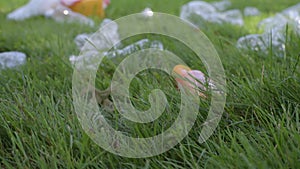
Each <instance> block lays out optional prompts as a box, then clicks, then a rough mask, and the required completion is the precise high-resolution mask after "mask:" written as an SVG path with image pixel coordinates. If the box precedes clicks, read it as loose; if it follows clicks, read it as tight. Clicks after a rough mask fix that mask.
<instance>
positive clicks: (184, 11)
mask: <svg viewBox="0 0 300 169" xmlns="http://www.w3.org/2000/svg"><path fill="white" fill-rule="evenodd" d="M216 12H217V10H216V8H215V7H214V6H212V5H211V4H209V3H207V2H203V1H192V2H189V3H187V4H185V5H183V6H182V7H181V13H180V18H182V19H185V20H188V19H189V17H190V16H191V14H193V13H194V14H196V15H199V16H201V17H203V18H204V19H205V17H206V16H207V15H208V14H213V13H216Z"/></svg>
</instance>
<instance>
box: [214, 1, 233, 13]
mask: <svg viewBox="0 0 300 169" xmlns="http://www.w3.org/2000/svg"><path fill="white" fill-rule="evenodd" d="M211 4H212V5H213V6H214V7H215V8H216V9H217V10H218V11H225V10H226V9H228V8H229V7H230V6H231V2H230V1H229V0H223V1H217V2H212V3H211Z"/></svg>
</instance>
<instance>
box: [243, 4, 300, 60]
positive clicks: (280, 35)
mask: <svg viewBox="0 0 300 169" xmlns="http://www.w3.org/2000/svg"><path fill="white" fill-rule="evenodd" d="M258 27H259V28H260V29H262V30H263V31H264V33H262V34H260V35H257V34H252V35H247V36H244V37H241V38H240V39H239V40H238V41H237V47H238V48H240V49H246V50H253V51H260V52H263V53H264V54H269V51H272V53H273V54H274V55H275V56H278V57H283V56H284V55H285V43H286V32H287V28H288V29H289V30H291V31H293V32H294V33H296V34H298V35H299V36H300V3H299V4H297V5H295V6H292V7H290V8H287V9H285V10H283V11H282V12H281V13H277V14H276V15H275V16H273V17H269V18H266V19H264V20H262V21H261V22H260V23H259V24H258ZM270 49H271V50H270Z"/></svg>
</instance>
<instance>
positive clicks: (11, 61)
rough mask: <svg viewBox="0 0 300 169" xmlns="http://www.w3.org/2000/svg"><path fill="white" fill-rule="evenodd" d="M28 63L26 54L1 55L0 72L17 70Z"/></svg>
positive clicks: (13, 52)
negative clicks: (8, 69) (10, 69)
mask: <svg viewBox="0 0 300 169" xmlns="http://www.w3.org/2000/svg"><path fill="white" fill-rule="evenodd" d="M25 62H26V54H24V53H22V52H17V51H11V52H3V53H0V70H1V69H6V68H15V67H17V66H20V65H22V64H25Z"/></svg>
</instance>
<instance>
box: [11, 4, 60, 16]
mask: <svg viewBox="0 0 300 169" xmlns="http://www.w3.org/2000/svg"><path fill="white" fill-rule="evenodd" d="M57 5H60V0H46V1H45V0H30V1H29V2H28V3H27V4H26V5H24V6H22V7H20V8H18V9H16V10H14V11H13V12H11V13H10V14H8V15H7V19H11V20H24V19H27V18H30V17H33V16H38V15H44V13H46V12H48V10H51V9H52V8H53V7H56V6H57Z"/></svg>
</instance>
